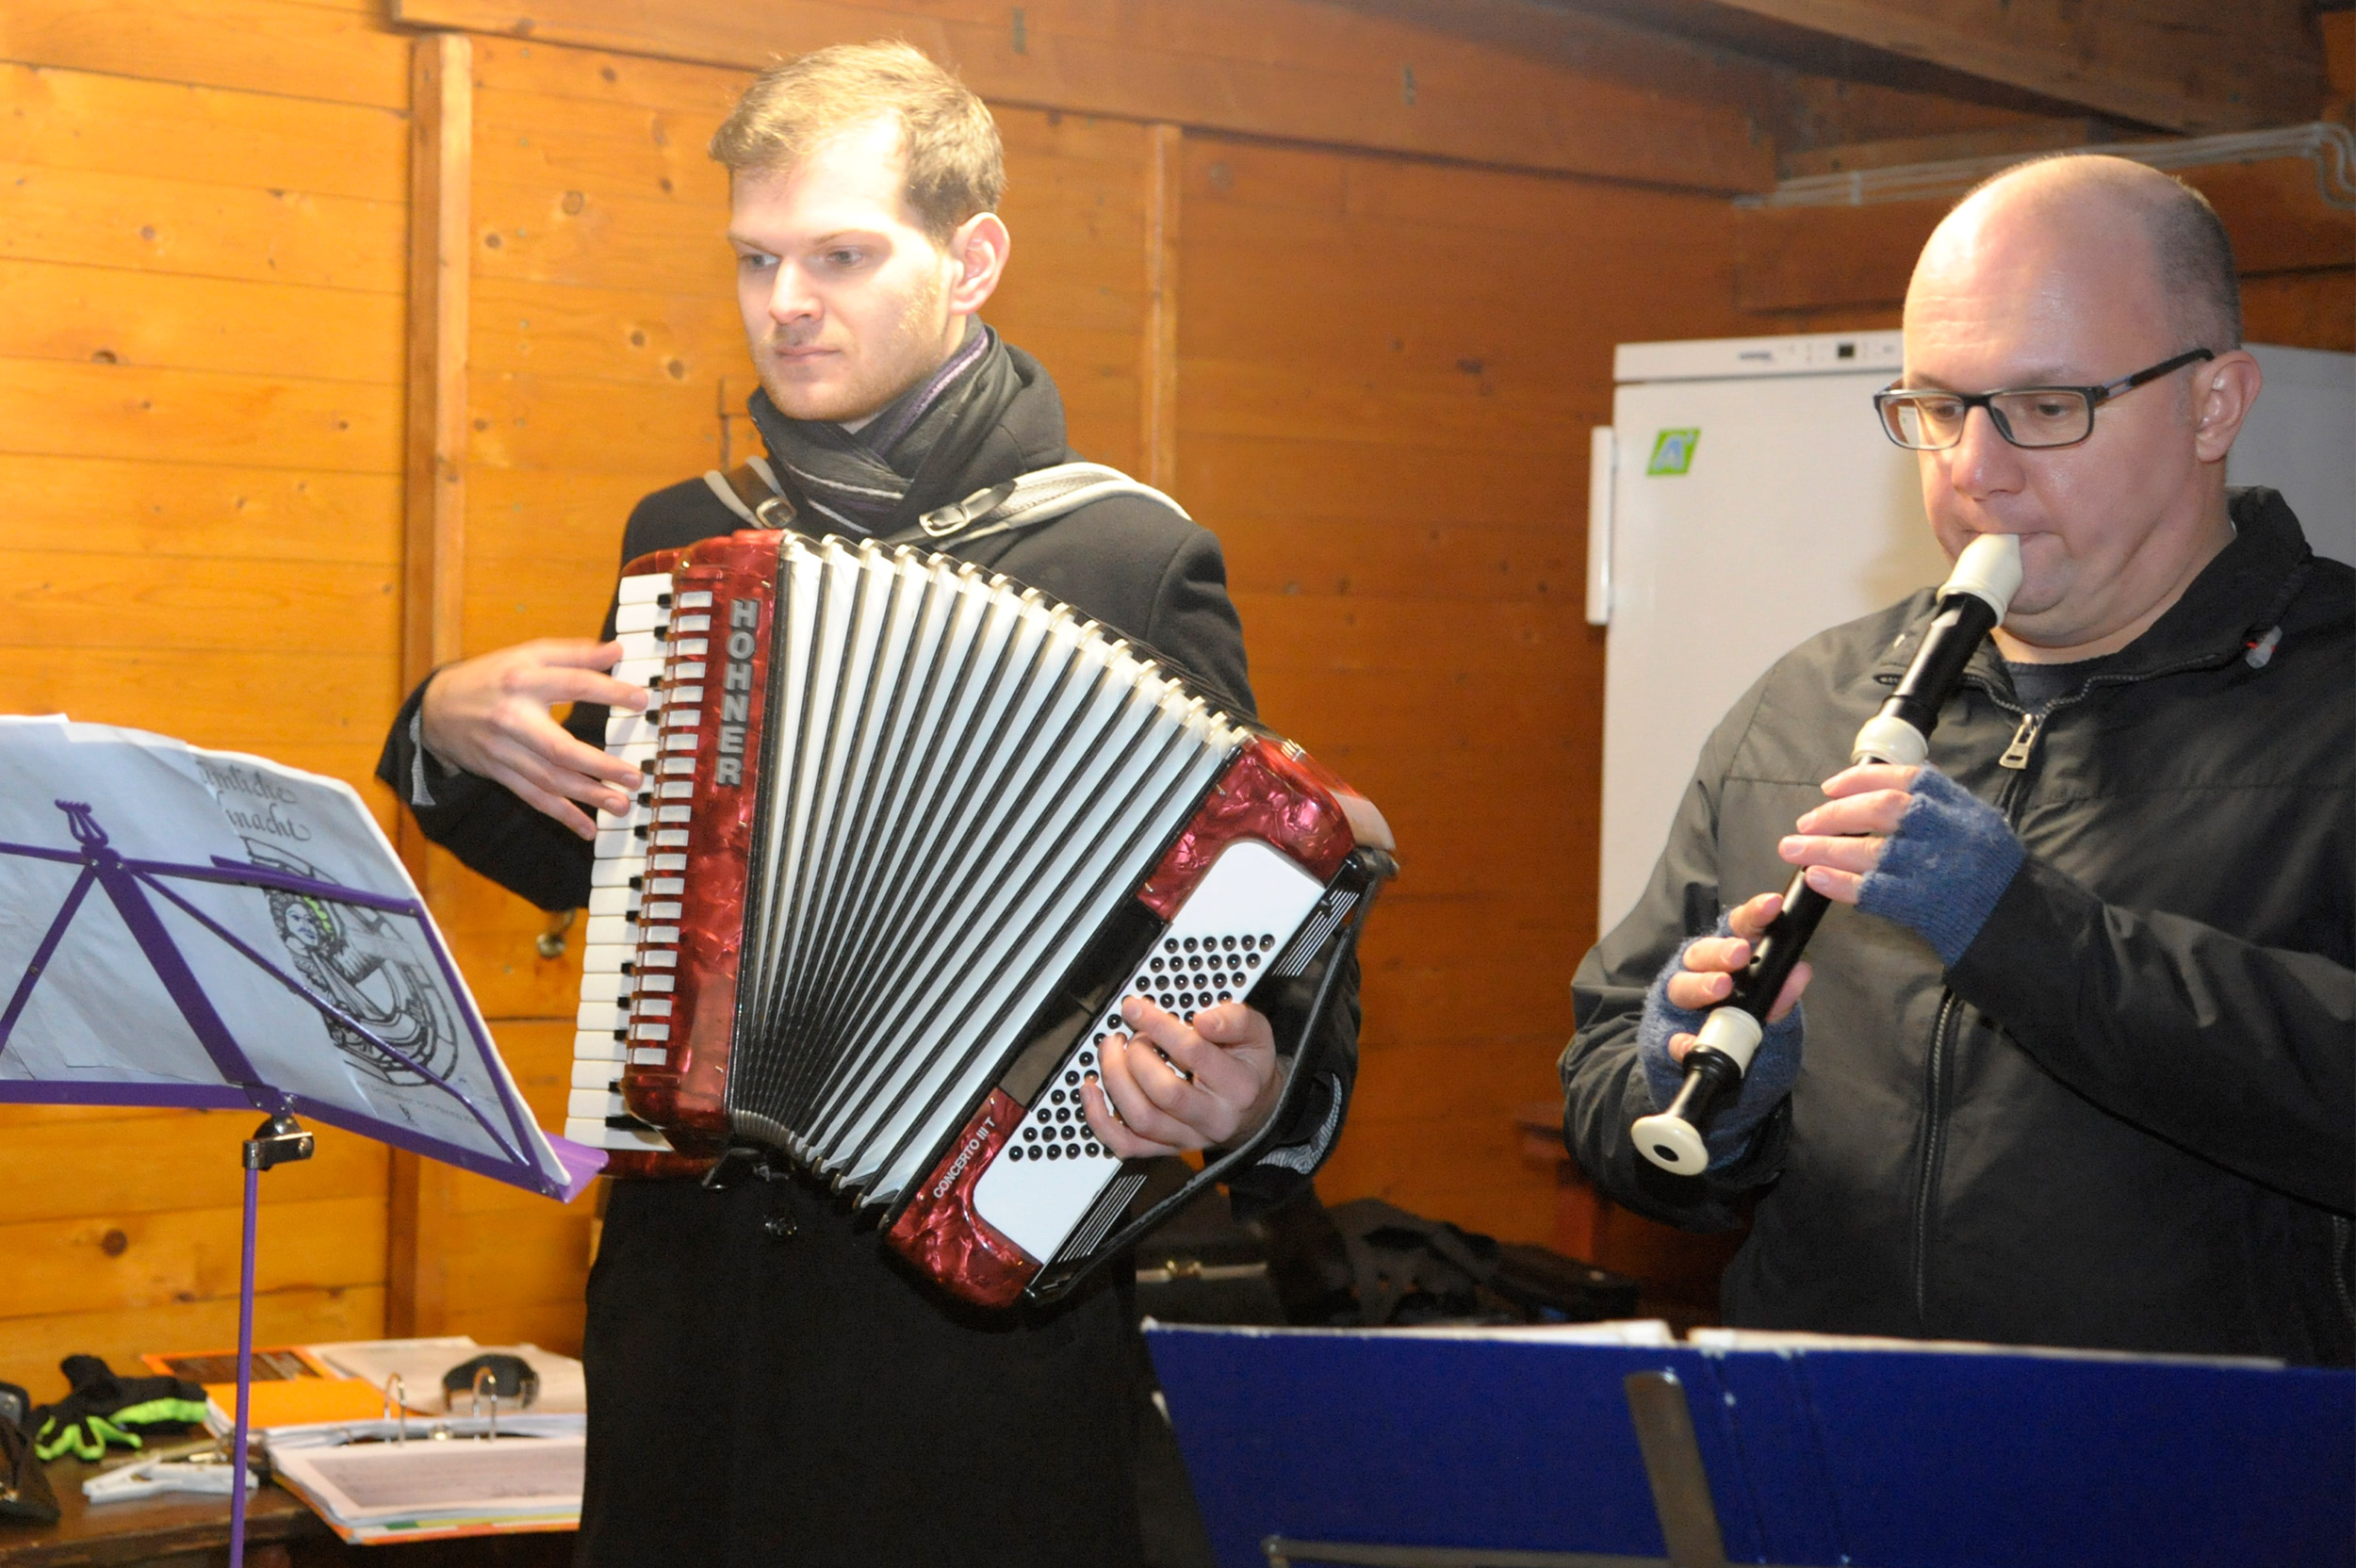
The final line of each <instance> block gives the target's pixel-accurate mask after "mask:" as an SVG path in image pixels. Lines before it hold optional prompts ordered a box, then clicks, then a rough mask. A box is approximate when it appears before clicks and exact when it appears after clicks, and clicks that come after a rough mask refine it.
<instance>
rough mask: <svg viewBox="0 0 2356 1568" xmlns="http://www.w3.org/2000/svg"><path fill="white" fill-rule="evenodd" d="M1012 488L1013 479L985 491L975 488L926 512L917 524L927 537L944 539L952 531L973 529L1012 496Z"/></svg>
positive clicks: (917, 520) (952, 532)
mask: <svg viewBox="0 0 2356 1568" xmlns="http://www.w3.org/2000/svg"><path fill="white" fill-rule="evenodd" d="M1014 488H1015V482H1014V481H1013V480H1007V481H1006V482H1004V483H1000V484H993V485H991V486H990V488H989V489H987V490H976V491H974V492H973V494H972V495H970V496H968V497H966V498H965V499H963V500H961V501H952V502H951V503H950V504H949V505H947V506H938V507H935V508H934V509H933V510H932V511H930V512H927V513H925V514H924V515H923V516H922V517H919V518H917V519H916V523H917V526H918V527H919V528H922V529H923V530H924V534H925V536H926V537H927V538H931V539H946V538H948V537H949V536H950V535H951V534H954V533H960V532H963V531H965V530H966V529H969V528H972V527H973V525H974V524H975V523H978V522H980V521H981V520H982V519H983V518H985V517H987V516H989V515H990V514H991V513H993V512H995V511H997V510H998V509H999V508H1000V507H1002V506H1004V505H1005V504H1006V501H1007V499H1008V498H1010V497H1012V496H1013V495H1014Z"/></svg>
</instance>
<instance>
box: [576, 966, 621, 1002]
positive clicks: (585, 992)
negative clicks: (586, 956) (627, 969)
mask: <svg viewBox="0 0 2356 1568" xmlns="http://www.w3.org/2000/svg"><path fill="white" fill-rule="evenodd" d="M629 989H630V977H629V976H628V975H626V974H622V973H620V972H608V973H605V974H590V973H583V974H582V975H581V1000H582V1001H583V1002H615V1001H619V1000H620V999H621V997H622V995H623V993H624V992H626V991H628V990H629Z"/></svg>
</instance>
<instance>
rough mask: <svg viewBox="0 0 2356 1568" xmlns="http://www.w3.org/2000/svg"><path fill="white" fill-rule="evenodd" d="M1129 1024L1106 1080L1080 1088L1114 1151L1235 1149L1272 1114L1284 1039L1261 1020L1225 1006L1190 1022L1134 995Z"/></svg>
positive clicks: (1108, 1054)
mask: <svg viewBox="0 0 2356 1568" xmlns="http://www.w3.org/2000/svg"><path fill="white" fill-rule="evenodd" d="M1121 1017H1122V1019H1124V1020H1125V1021H1127V1022H1128V1024H1129V1033H1127V1034H1125V1035H1120V1034H1117V1035H1113V1036H1111V1037H1108V1038H1106V1040H1105V1041H1104V1045H1103V1046H1102V1047H1101V1048H1100V1050H1099V1053H1098V1058H1099V1060H1100V1062H1101V1063H1102V1065H1103V1069H1104V1078H1103V1081H1102V1082H1101V1083H1088V1084H1086V1085H1083V1086H1082V1088H1081V1094H1082V1097H1083V1104H1084V1105H1085V1107H1086V1109H1087V1112H1088V1127H1089V1129H1090V1130H1091V1131H1093V1132H1094V1133H1095V1134H1096V1137H1097V1141H1099V1142H1100V1143H1102V1144H1104V1147H1105V1149H1107V1150H1108V1151H1110V1152H1113V1153H1115V1154H1118V1155H1119V1156H1121V1158H1122V1159H1124V1160H1128V1159H1139V1158H1143V1157H1146V1156H1150V1155H1154V1154H1175V1153H1178V1152H1181V1151H1184V1150H1188V1149H1207V1148H1211V1147H1213V1146H1215V1145H1220V1144H1230V1143H1235V1142H1237V1141H1239V1140H1240V1139H1243V1138H1246V1137H1249V1136H1250V1135H1252V1134H1253V1133H1256V1132H1258V1131H1259V1130H1260V1127H1261V1124H1262V1123H1264V1122H1266V1121H1267V1120H1268V1118H1269V1117H1270V1116H1271V1115H1273V1114H1274V1112H1275V1110H1276V1101H1277V1097H1278V1096H1279V1095H1280V1094H1281V1093H1282V1092H1283V1090H1282V1087H1281V1080H1280V1079H1279V1077H1278V1074H1277V1070H1276V1032H1275V1031H1274V1030H1273V1029H1272V1028H1270V1027H1269V1026H1268V1020H1267V1018H1265V1017H1264V1016H1262V1015H1261V1014H1259V1013H1257V1012H1254V1011H1253V1010H1252V1008H1250V1007H1248V1006H1246V1005H1243V1004H1242V1003H1240V1002H1221V1003H1219V1004H1216V1005H1213V1006H1209V1007H1205V1008H1203V1010H1202V1011H1201V1012H1199V1013H1197V1014H1195V1015H1194V1021H1193V1022H1192V1023H1191V1024H1188V1023H1186V1022H1184V1021H1181V1020H1179V1019H1177V1018H1173V1017H1172V1016H1171V1015H1170V1014H1169V1013H1166V1012H1164V1011H1163V1010H1162V1009H1161V1008H1159V1007H1156V1006H1155V1005H1153V1004H1152V1003H1151V1002H1148V1001H1146V1000H1145V999H1144V998H1142V997H1137V996H1133V997H1130V998H1129V999H1128V1000H1126V1001H1124V1002H1123V1003H1121ZM1090 1076H1091V1077H1093V1076H1094V1075H1093V1074H1091V1075H1090ZM1107 1094H1109V1095H1110V1097H1111V1107H1113V1108H1117V1109H1118V1110H1119V1111H1120V1113H1121V1115H1120V1119H1119V1120H1116V1119H1114V1117H1113V1115H1112V1110H1111V1109H1110V1108H1108V1107H1107V1105H1106V1096H1107Z"/></svg>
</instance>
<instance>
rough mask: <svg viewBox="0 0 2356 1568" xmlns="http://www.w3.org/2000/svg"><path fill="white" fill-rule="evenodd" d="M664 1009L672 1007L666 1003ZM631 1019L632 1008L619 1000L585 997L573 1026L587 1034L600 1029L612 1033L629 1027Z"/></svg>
mask: <svg viewBox="0 0 2356 1568" xmlns="http://www.w3.org/2000/svg"><path fill="white" fill-rule="evenodd" d="M641 1005H643V1004H641ZM663 1011H664V1012H666V1013H667V1012H669V1011H670V1008H669V1007H668V1006H667V1005H666V1006H665V1007H664V1008H663ZM629 1025H630V1008H628V1007H625V1006H623V1005H621V1004H620V1003H618V1002H592V1001H589V1000H588V999H587V998H585V997H584V998H582V1000H581V1005H580V1007H579V1008H578V1009H577V1010H576V1011H575V1012H574V1014H573V1027H574V1028H576V1029H578V1030H580V1031H581V1033H582V1034H585V1035H594V1034H596V1033H597V1032H598V1031H599V1030H603V1031H604V1032H605V1033H606V1034H609V1035H611V1034H612V1033H614V1030H616V1029H623V1028H627V1027H629Z"/></svg>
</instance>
